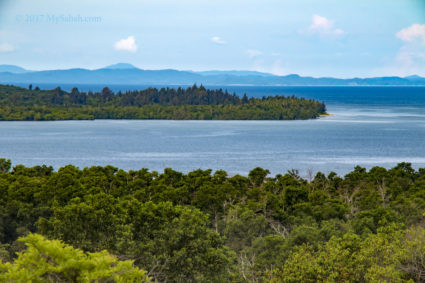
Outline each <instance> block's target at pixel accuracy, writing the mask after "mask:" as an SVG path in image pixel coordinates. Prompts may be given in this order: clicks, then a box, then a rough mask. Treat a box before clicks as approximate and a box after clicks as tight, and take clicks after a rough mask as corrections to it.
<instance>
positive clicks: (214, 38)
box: [211, 36, 226, 44]
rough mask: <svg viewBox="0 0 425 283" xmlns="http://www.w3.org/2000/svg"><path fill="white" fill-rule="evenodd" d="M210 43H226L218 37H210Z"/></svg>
mask: <svg viewBox="0 0 425 283" xmlns="http://www.w3.org/2000/svg"><path fill="white" fill-rule="evenodd" d="M211 42H213V43H215V44H226V41H224V40H223V39H222V38H220V37H219V36H213V37H211Z"/></svg>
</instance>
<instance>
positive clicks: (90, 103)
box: [0, 85, 326, 121]
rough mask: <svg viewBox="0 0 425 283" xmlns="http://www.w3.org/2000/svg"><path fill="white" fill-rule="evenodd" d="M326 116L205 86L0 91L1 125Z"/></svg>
mask: <svg viewBox="0 0 425 283" xmlns="http://www.w3.org/2000/svg"><path fill="white" fill-rule="evenodd" d="M324 113H326V106H325V104H324V103H321V102H318V101H315V100H312V99H304V98H296V97H294V96H290V97H285V96H269V97H262V98H248V96H247V95H246V94H244V95H243V96H242V97H239V96H237V95H236V94H235V93H233V94H230V93H228V92H227V90H225V91H223V90H222V89H217V90H209V89H206V88H205V87H203V86H202V85H201V86H199V87H198V86H196V85H194V86H192V87H188V88H186V89H184V88H181V87H179V88H177V89H174V88H161V89H157V88H147V89H145V90H140V91H126V92H120V91H119V92H117V93H114V92H112V91H111V90H110V89H109V88H107V87H105V88H103V90H102V91H101V92H91V91H89V92H87V93H85V92H80V91H79V90H78V89H77V88H73V89H72V90H71V91H70V92H66V91H64V90H62V89H60V88H59V87H57V88H55V89H52V90H40V89H39V88H38V87H36V88H34V89H33V88H32V86H30V87H29V88H28V89H24V88H19V87H15V86H9V85H0V120H29V121H33V120H36V121H42V120H87V119H173V120H295V119H314V118H317V117H318V116H319V115H320V114H324Z"/></svg>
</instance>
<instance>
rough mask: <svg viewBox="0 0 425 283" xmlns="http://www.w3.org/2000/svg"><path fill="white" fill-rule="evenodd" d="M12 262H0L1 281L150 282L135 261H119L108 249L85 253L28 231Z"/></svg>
mask: <svg viewBox="0 0 425 283" xmlns="http://www.w3.org/2000/svg"><path fill="white" fill-rule="evenodd" d="M20 241H22V242H24V243H25V244H26V246H27V248H26V250H24V251H23V252H21V253H18V258H17V259H16V260H15V261H14V262H13V263H1V264H0V282H34V283H35V282H150V279H149V278H148V277H147V275H146V272H145V271H144V270H141V269H138V268H136V267H133V262H132V261H129V260H127V261H118V259H117V258H116V257H114V256H112V255H110V254H108V252H106V251H102V252H98V253H87V254H86V253H84V252H83V251H81V250H79V249H75V248H73V247H72V246H69V245H66V244H64V243H63V242H61V241H58V240H52V241H50V240H47V239H45V238H44V237H43V236H41V235H38V234H29V235H28V236H26V237H25V238H21V239H20Z"/></svg>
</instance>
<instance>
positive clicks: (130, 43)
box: [114, 36, 138, 53]
mask: <svg viewBox="0 0 425 283" xmlns="http://www.w3.org/2000/svg"><path fill="white" fill-rule="evenodd" d="M114 48H115V50H120V51H128V52H132V53H134V52H136V51H137V48H138V47H137V44H136V39H135V38H134V36H129V37H127V38H124V39H121V40H119V41H117V42H115V44H114Z"/></svg>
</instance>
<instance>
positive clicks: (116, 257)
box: [0, 159, 425, 282]
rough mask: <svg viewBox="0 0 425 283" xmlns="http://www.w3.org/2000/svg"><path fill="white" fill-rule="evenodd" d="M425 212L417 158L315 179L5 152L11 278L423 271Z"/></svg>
mask: <svg viewBox="0 0 425 283" xmlns="http://www.w3.org/2000/svg"><path fill="white" fill-rule="evenodd" d="M424 212H425V169H418V170H415V169H413V168H412V166H411V164H410V163H400V164H398V165H397V166H395V167H394V168H392V169H385V168H382V167H374V168H372V169H370V170H369V171H368V170H366V169H365V168H362V167H359V166H357V167H355V168H354V170H353V171H352V172H350V173H348V174H346V175H345V176H338V175H337V174H336V173H334V172H331V173H329V174H327V175H325V174H323V173H320V172H318V173H317V174H315V175H311V176H310V177H308V178H303V177H302V176H300V175H299V173H298V172H297V171H296V170H290V171H288V172H287V173H284V174H278V175H276V176H269V171H268V170H266V169H263V168H259V167H257V168H255V169H253V170H251V171H250V172H249V173H248V175H247V176H241V175H235V176H228V174H227V173H226V172H225V171H223V170H217V171H215V172H213V171H212V170H200V169H199V170H195V171H192V172H189V173H186V174H185V173H181V172H177V171H174V170H172V169H170V168H167V169H165V170H164V171H163V172H156V171H149V170H148V169H140V170H130V171H124V170H121V169H118V168H116V167H113V166H104V167H101V166H93V167H86V168H83V169H80V168H77V167H75V166H73V165H68V166H65V167H62V168H60V169H59V170H57V171H55V170H53V168H52V167H50V166H46V165H42V166H35V167H25V166H23V165H16V166H14V167H13V168H12V165H11V162H10V160H6V159H1V160H0V258H1V259H2V261H3V264H1V265H0V281H1V279H2V278H3V279H4V278H6V279H10V278H18V279H19V278H21V281H25V278H24V279H22V278H23V277H19V276H21V275H19V274H27V275H28V274H29V275H28V276H30V275H31V276H33V277H31V278H41V279H40V280H39V281H41V282H43V280H45V281H48V279H49V278H53V277H52V276H56V278H65V279H63V280H64V281H72V280H70V279H69V278H74V279H75V280H76V281H75V282H77V281H78V282H80V281H84V280H83V279H84V278H89V277H87V276H89V275H90V274H91V275H90V276H92V277H90V278H95V277H93V276H95V275H94V274H98V275H99V277H97V278H107V279H108V280H110V281H117V282H119V281H126V280H127V282H133V281H137V280H139V281H143V280H145V281H148V280H153V281H157V282H318V281H321V282H343V281H344V282H405V281H409V280H410V282H423V281H424V280H425V264H424V262H425V229H424V225H425V218H424V214H423V213H424ZM22 237H23V238H22ZM34 247H38V248H36V249H35V248H34ZM17 252H21V253H19V254H17ZM46 258H47V259H52V260H48V261H47V260H45V259H46ZM99 258H103V259H104V260H105V261H106V263H105V264H103V265H102V266H103V268H101V267H99V266H97V265H96V264H95V263H94V262H100V261H99V260H98V259H99ZM37 259H42V260H41V261H40V260H37ZM53 259H54V260H53ZM73 263H75V264H74V265H75V266H77V264H76V263H79V264H78V268H77V267H75V266H74V267H75V268H74V269H72V268H71V269H67V268H66V267H67V266H69V265H71V266H73V265H72V264H73ZM108 264H109V265H108ZM35 266H36V267H37V269H36V270H41V271H40V272H38V273H37V274H35V275H34V274H33V273H34V272H35V271H34V270H35V268H34V267H35ZM52 266H53V267H52ZM108 266H109V267H111V266H115V267H117V269H116V270H115V271H116V273H113V272H111V273H107V270H108ZM118 267H119V268H118ZM94 270H98V273H95V272H94ZM71 271H72V272H71ZM32 272H33V273H32ZM52 274H53V275H52ZM125 274H127V275H125ZM2 276H3V277H2ZM22 276H24V275H22ZM37 276H38V277H37ZM84 276H86V277H84ZM102 276H103V277H102ZM108 276H109V277H108ZM114 276H115V277H114ZM117 276H128V277H117ZM131 276H136V277H131ZM137 276H138V277H137ZM26 278H30V277H26ZM81 278H83V279H81ZM131 278H138V279H137V280H136V279H131ZM6 279H5V281H7V280H6ZM18 279H16V280H17V281H19V280H18ZM93 280H95V279H93ZM105 280H106V279H105ZM132 280H133V281H132ZM110 281H107V282H110ZM34 282H36V280H35V279H34ZM37 282H38V281H37ZM87 282H89V281H87ZM99 282H100V281H99ZM102 282H103V281H102Z"/></svg>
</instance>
